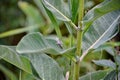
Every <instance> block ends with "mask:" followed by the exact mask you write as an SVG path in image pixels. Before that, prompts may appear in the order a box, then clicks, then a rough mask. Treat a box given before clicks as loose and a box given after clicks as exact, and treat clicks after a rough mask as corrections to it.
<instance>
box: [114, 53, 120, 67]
mask: <svg viewBox="0 0 120 80" xmlns="http://www.w3.org/2000/svg"><path fill="white" fill-rule="evenodd" d="M115 61H116V63H117V64H118V65H120V55H119V54H118V55H116V56H115Z"/></svg>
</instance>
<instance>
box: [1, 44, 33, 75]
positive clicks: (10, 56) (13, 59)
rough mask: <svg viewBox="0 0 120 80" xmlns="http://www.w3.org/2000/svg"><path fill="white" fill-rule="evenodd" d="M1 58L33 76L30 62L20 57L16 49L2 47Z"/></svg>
mask: <svg viewBox="0 0 120 80" xmlns="http://www.w3.org/2000/svg"><path fill="white" fill-rule="evenodd" d="M0 58H1V59H3V60H5V61H6V62H8V63H11V64H13V65H14V66H16V67H18V68H20V69H22V70H24V71H25V72H28V73H30V74H32V71H31V66H30V62H29V60H28V59H26V58H25V57H23V56H20V55H18V53H17V52H16V51H15V47H10V46H3V45H0Z"/></svg>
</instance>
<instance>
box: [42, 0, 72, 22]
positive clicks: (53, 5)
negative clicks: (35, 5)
mask: <svg viewBox="0 0 120 80" xmlns="http://www.w3.org/2000/svg"><path fill="white" fill-rule="evenodd" d="M42 2H43V4H44V6H45V7H46V8H47V9H48V10H50V11H51V12H52V13H53V14H54V15H55V17H56V18H57V19H59V20H62V21H70V19H69V18H68V17H69V16H70V15H69V12H70V11H69V9H68V6H67V5H65V3H64V1H63V0H42ZM65 14H67V15H65Z"/></svg>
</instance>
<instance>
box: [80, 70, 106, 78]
mask: <svg viewBox="0 0 120 80" xmlns="http://www.w3.org/2000/svg"><path fill="white" fill-rule="evenodd" d="M107 73H108V71H107V70H105V71H102V70H101V71H96V72H91V73H88V74H86V75H85V76H82V77H80V78H79V80H102V79H103V78H104V77H105V75H106V74H107Z"/></svg>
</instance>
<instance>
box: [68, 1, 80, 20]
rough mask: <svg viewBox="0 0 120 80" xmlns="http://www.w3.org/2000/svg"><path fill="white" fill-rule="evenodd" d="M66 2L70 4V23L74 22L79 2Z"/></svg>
mask: <svg viewBox="0 0 120 80" xmlns="http://www.w3.org/2000/svg"><path fill="white" fill-rule="evenodd" d="M68 1H69V3H70V8H71V14H72V21H73V22H75V21H76V18H77V14H78V13H77V12H78V4H79V0H68Z"/></svg>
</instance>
